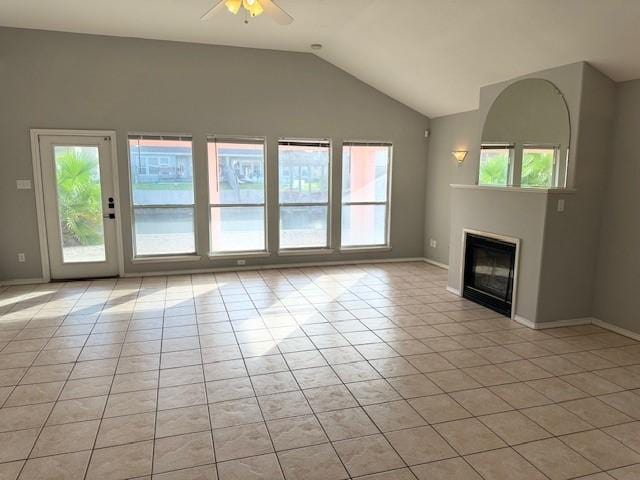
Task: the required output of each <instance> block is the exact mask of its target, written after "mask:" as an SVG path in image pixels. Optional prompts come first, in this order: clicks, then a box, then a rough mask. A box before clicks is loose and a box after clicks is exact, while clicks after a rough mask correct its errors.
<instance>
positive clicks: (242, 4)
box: [200, 0, 293, 25]
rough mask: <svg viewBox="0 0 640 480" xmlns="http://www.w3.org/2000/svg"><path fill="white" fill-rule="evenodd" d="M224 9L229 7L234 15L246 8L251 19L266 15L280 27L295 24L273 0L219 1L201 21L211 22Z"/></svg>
mask: <svg viewBox="0 0 640 480" xmlns="http://www.w3.org/2000/svg"><path fill="white" fill-rule="evenodd" d="M222 7H227V10H229V12H231V13H233V14H234V15H236V14H237V13H238V12H239V11H240V8H244V10H245V11H246V13H247V14H248V15H249V16H251V17H257V16H258V15H262V14H263V13H266V14H267V15H268V16H269V17H271V18H272V19H274V20H275V21H276V22H278V23H279V24H280V25H289V24H290V23H291V22H293V17H292V16H291V15H289V14H288V13H287V12H285V11H284V10H283V9H282V8H280V7H279V6H278V5H276V4H275V3H274V2H273V0H219V1H218V2H217V3H216V4H215V5H214V6H213V7H211V8H210V9H209V11H207V13H205V14H204V15H203V16H202V17H201V18H200V20H209V19H210V18H211V17H212V16H214V15H215V14H216V13H218V12H219V11H220V10H222ZM245 23H246V21H245Z"/></svg>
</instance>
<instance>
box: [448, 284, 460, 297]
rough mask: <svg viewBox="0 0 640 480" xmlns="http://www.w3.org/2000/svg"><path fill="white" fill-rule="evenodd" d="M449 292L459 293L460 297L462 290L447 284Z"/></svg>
mask: <svg viewBox="0 0 640 480" xmlns="http://www.w3.org/2000/svg"><path fill="white" fill-rule="evenodd" d="M447 292H449V293H453V294H454V295H457V296H458V297H460V296H461V295H460V290H458V289H455V288H453V287H450V286H449V285H447Z"/></svg>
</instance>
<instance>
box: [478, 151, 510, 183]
mask: <svg viewBox="0 0 640 480" xmlns="http://www.w3.org/2000/svg"><path fill="white" fill-rule="evenodd" d="M512 163H513V145H482V148H481V149H480V172H479V175H478V184H479V185H496V186H507V185H510V184H511V179H510V177H511V171H512V168H513V166H512Z"/></svg>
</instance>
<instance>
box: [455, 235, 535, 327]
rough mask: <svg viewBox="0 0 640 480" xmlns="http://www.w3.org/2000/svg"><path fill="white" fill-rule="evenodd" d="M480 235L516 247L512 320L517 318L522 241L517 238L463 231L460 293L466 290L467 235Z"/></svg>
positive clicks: (512, 291)
mask: <svg viewBox="0 0 640 480" xmlns="http://www.w3.org/2000/svg"><path fill="white" fill-rule="evenodd" d="M468 234H472V235H479V236H483V237H487V238H494V239H496V240H502V241H503V242H508V243H512V244H514V245H515V246H516V258H515V260H514V263H513V288H512V290H511V318H512V319H513V320H515V318H516V306H517V299H518V273H519V272H518V271H519V270H520V268H519V264H520V241H521V240H520V239H519V238H515V237H508V236H506V235H501V234H499V233H491V232H483V231H481V230H474V229H471V228H463V229H462V256H461V258H460V287H459V288H460V290H459V291H460V292H462V291H463V290H464V264H465V256H466V253H467V235H468ZM531 328H533V327H531Z"/></svg>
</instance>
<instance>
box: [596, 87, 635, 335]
mask: <svg viewBox="0 0 640 480" xmlns="http://www.w3.org/2000/svg"><path fill="white" fill-rule="evenodd" d="M639 134H640V80H634V81H631V82H625V83H621V84H619V85H618V90H617V101H616V118H615V121H614V133H613V142H612V145H613V147H612V150H610V151H609V155H608V166H609V168H608V170H609V179H608V183H607V189H606V193H605V202H604V215H603V217H602V229H601V231H600V249H599V257H598V269H597V277H596V279H597V282H596V289H595V300H594V314H595V316H596V317H597V318H599V319H600V320H603V321H605V322H609V323H612V324H614V325H617V326H619V327H622V328H626V329H628V330H632V331H634V332H637V333H640V295H639V294H638V292H639V290H640V254H638V245H639V239H640V214H639V213H638V205H640V150H639V149H638V135H639Z"/></svg>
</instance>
